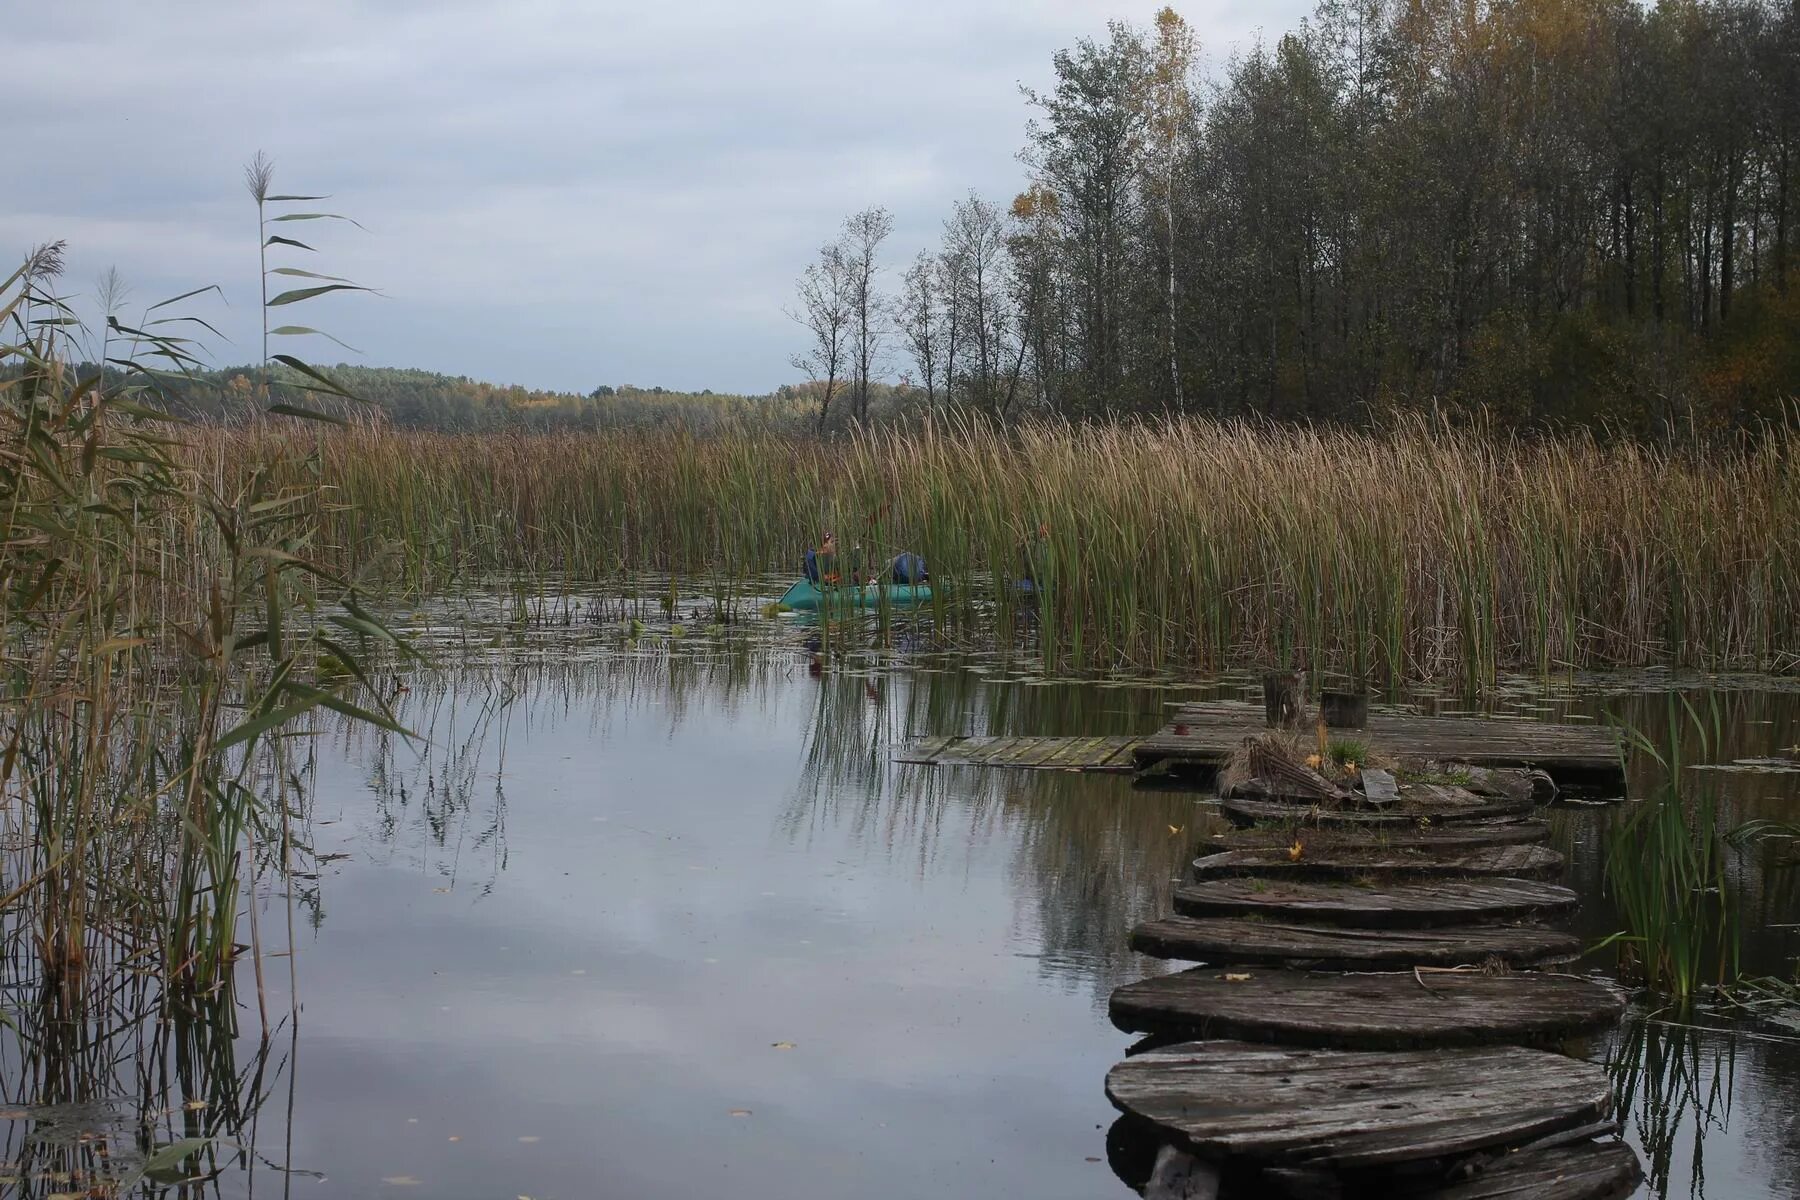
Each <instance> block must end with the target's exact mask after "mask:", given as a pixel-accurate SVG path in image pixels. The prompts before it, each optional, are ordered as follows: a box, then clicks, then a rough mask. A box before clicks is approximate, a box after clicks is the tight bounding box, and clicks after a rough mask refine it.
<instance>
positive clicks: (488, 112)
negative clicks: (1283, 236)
mask: <svg viewBox="0 0 1800 1200" xmlns="http://www.w3.org/2000/svg"><path fill="white" fill-rule="evenodd" d="M1153 7H1154V6H1146V7H1145V8H1144V9H1143V11H1141V12H1139V11H1127V10H1122V9H1121V8H1119V7H1118V6H1117V5H1116V3H1110V2H1108V0H1054V2H1052V3H1043V4H1036V5H1019V4H1016V3H1007V2H1006V0H972V2H969V3H955V2H952V0H923V2H920V3H910V4H907V3H874V2H850V0H803V2H799V3H785V4H778V3H766V4H746V3H741V2H725V0H695V2H693V3H686V4H660V5H626V4H618V3H598V4H575V3H554V2H551V0H526V2H520V3H498V2H479V3H477V2H461V0H453V2H449V3H436V2H434V3H408V2H395V0H382V2H379V3H376V2H373V0H370V2H366V3H354V2H351V0H327V2H324V3H317V4H312V5H304V6H296V5H286V6H277V5H274V4H266V3H260V2H257V3H243V4H228V3H224V2H217V3H198V2H190V3H168V4H141V3H125V2H120V0H114V2H108V3H81V4H62V5H50V4H42V5H34V6H33V9H32V11H31V12H29V13H27V14H24V15H22V16H20V15H15V16H14V17H12V18H11V20H10V21H9V26H10V33H11V36H12V37H13V38H14V39H15V43H16V50H17V52H18V54H19V56H20V59H21V60H23V61H31V62H34V63H35V64H36V67H35V69H34V77H33V80H32V86H31V87H30V88H28V89H25V91H24V96H25V99H24V102H23V104H22V105H17V104H15V106H14V108H13V112H12V116H13V118H14V120H13V122H12V124H13V127H14V129H15V130H16V131H18V132H19V133H20V134H21V135H22V137H23V142H24V145H23V150H22V151H21V152H19V153H17V154H15V156H14V157H13V163H14V167H15V169H17V164H20V163H26V164H29V166H28V167H27V168H25V169H23V170H20V171H19V176H18V178H16V179H15V180H14V181H13V186H12V187H10V188H9V189H8V191H7V193H6V195H5V197H4V199H0V254H4V255H5V256H7V257H11V256H12V255H14V254H17V253H22V252H23V250H24V249H25V248H26V247H27V246H29V245H30V244H32V243H33V242H36V241H41V240H44V239H47V238H53V237H66V238H68V239H69V240H70V242H71V244H72V269H71V272H70V282H71V285H72V286H76V287H79V286H80V285H81V284H82V283H83V282H84V281H86V280H89V279H91V278H93V277H94V276H96V275H98V274H99V272H100V271H102V270H104V269H105V268H106V267H107V266H109V265H117V266H118V267H119V268H120V270H121V271H122V272H123V273H124V274H125V275H126V276H127V277H128V279H129V280H131V281H132V283H133V284H134V286H135V295H136V297H137V298H138V299H139V300H146V301H147V300H150V299H153V298H160V297H161V296H163V295H167V294H171V293H173V292H176V291H181V290H185V289H186V288H187V287H190V286H194V285H195V284H197V283H208V282H217V283H219V284H220V285H221V286H222V287H223V288H224V289H225V292H226V294H227V298H228V301H229V306H228V307H223V308H221V309H220V311H219V312H217V313H216V314H214V313H209V314H208V315H216V316H218V318H219V319H220V321H221V322H222V327H223V328H224V329H225V330H226V332H227V334H228V335H229V336H230V337H231V339H232V342H233V344H232V345H230V346H225V347H220V348H217V349H216V350H215V355H216V357H217V358H219V359H220V360H222V361H237V360H243V359H245V358H247V357H250V356H251V355H252V353H253V350H252V349H251V347H252V346H253V345H254V335H253V330H254V328H255V318H256V311H255V303H254V289H255V267H254V258H253V256H254V250H255V247H254V243H253V241H252V240H251V238H250V236H249V228H248V222H249V220H250V209H249V204H248V201H247V200H246V198H245V197H244V196H243V193H242V190H241V188H240V186H239V182H238V179H239V168H240V166H241V164H242V162H243V160H244V159H246V158H247V157H248V156H249V155H250V154H251V153H252V152H253V151H255V150H256V149H257V148H259V147H261V148H264V149H267V150H268V151H269V152H270V153H271V154H273V155H274V156H275V158H276V162H277V169H278V177H277V182H278V183H279V184H280V185H281V186H282V187H283V188H284V189H299V190H307V191H328V192H330V193H332V194H333V203H334V205H335V206H337V207H339V208H341V209H342V210H343V211H346V212H349V213H351V214H353V215H354V216H356V217H357V219H358V220H359V221H361V222H363V224H365V225H366V226H368V229H369V232H368V233H361V232H358V231H356V230H354V229H350V228H347V227H346V228H340V229H333V230H330V231H317V232H320V234H321V239H322V240H321V243H320V244H321V248H322V249H323V250H325V251H326V253H325V254H324V255H322V256H321V264H320V265H322V266H323V268H324V269H326V270H329V271H332V272H333V273H336V274H345V275H350V276H353V277H355V278H357V279H359V280H360V281H363V282H366V283H370V284H373V285H376V286H378V287H380V288H381V289H382V291H383V293H384V297H383V298H381V299H370V298H366V297H358V298H348V299H343V300H338V301H334V302H331V303H330V304H329V306H328V307H323V308H322V309H321V310H315V312H314V313H312V314H309V316H311V317H317V318H318V319H317V320H311V321H310V322H309V323H313V324H325V325H327V326H328V327H330V328H332V329H333V330H334V331H336V332H339V333H340V334H342V335H343V336H345V338H346V340H349V341H351V342H352V343H354V344H356V345H358V346H360V347H362V348H363V349H364V350H365V351H366V352H367V361H370V362H374V363H392V364H397V365H418V366H426V367H431V368H435V369H439V370H446V371H451V372H456V373H468V374H472V375H477V376H481V377H484V378H490V379H497V380H505V381H517V382H524V383H528V384H534V385H539V386H552V387H564V388H581V389H585V388H587V387H591V386H592V385H593V384H595V383H597V382H602V381H610V382H618V381H622V380H627V379H629V380H633V381H636V382H640V383H646V384H647V383H651V382H659V383H664V384H667V385H670V386H682V387H695V388H698V387H713V388H715V389H762V388H767V387H771V386H773V385H774V384H776V383H779V382H781V381H782V380H784V379H785V378H787V377H788V375H789V371H788V369H787V366H786V362H787V357H788V354H789V352H790V350H791V349H792V344H793V341H794V333H793V330H792V328H791V326H790V325H789V322H788V321H787V319H786V318H785V317H784V316H783V313H782V309H783V306H784V305H785V304H786V303H787V302H788V298H789V292H790V289H791V286H792V281H793V277H794V275H795V274H796V273H797V272H798V270H799V269H800V267H801V266H802V265H803V264H804V262H805V261H806V259H807V258H808V257H809V256H810V254H811V253H812V251H813V249H814V248H815V247H816V246H817V245H818V244H819V243H820V242H821V241H822V240H823V239H825V238H826V237H828V236H830V235H831V233H832V232H833V231H834V230H835V228H836V226H837V224H838V222H839V221H840V220H841V219H842V217H843V216H844V214H845V213H847V212H850V211H852V210H854V209H857V208H860V207H863V206H865V205H869V204H884V205H886V206H887V207H889V208H890V209H892V210H894V212H895V214H896V216H897V218H898V233H897V235H896V238H895V242H894V255H893V260H894V261H895V262H898V261H900V260H902V259H903V258H905V257H909V256H910V254H911V252H912V250H913V249H914V248H916V247H917V246H918V245H921V244H923V243H925V242H926V241H928V240H930V239H931V238H933V237H934V235H935V231H936V227H937V224H938V222H939V221H941V220H942V218H943V216H944V214H945V213H946V212H947V210H948V208H949V205H950V203H951V202H952V201H953V200H954V199H955V198H957V197H958V196H960V195H962V194H963V193H965V192H966V191H967V190H968V189H970V188H975V189H976V190H978V191H980V192H982V193H983V194H986V195H989V196H992V197H994V198H996V199H999V200H1005V199H1006V198H1008V197H1009V196H1010V195H1011V194H1012V193H1013V192H1014V191H1016V190H1017V189H1018V187H1019V186H1020V184H1021V183H1022V180H1023V171H1022V168H1021V167H1020V166H1019V165H1018V163H1017V161H1016V159H1015V157H1014V155H1015V152H1016V150H1017V148H1018V146H1019V145H1020V143H1021V141H1022V139H1023V131H1024V122H1025V118H1026V115H1027V114H1026V110H1025V105H1024V102H1023V101H1022V99H1021V98H1020V96H1019V93H1018V84H1019V83H1020V82H1026V83H1032V84H1036V85H1039V86H1041V85H1043V84H1044V83H1046V82H1047V79H1048V76H1049V70H1050V66H1049V59H1050V55H1051V53H1052V52H1053V51H1054V50H1056V49H1057V48H1060V47H1063V46H1067V45H1069V44H1070V43H1072V42H1073V41H1074V40H1075V39H1076V38H1077V37H1080V36H1084V35H1089V34H1098V33H1100V32H1102V31H1103V28H1104V24H1105V21H1106V20H1107V19H1108V18H1109V17H1119V16H1124V17H1127V18H1130V19H1135V20H1139V21H1147V20H1148V19H1149V17H1150V15H1151V12H1152V10H1153ZM1300 11H1301V9H1300V6H1299V5H1291V4H1283V5H1281V6H1279V9H1268V8H1258V7H1257V6H1255V5H1245V4H1235V5H1234V4H1213V5H1208V6H1205V7H1203V8H1202V7H1195V6H1192V5H1190V6H1188V7H1187V11H1186V15H1187V16H1188V17H1189V19H1190V21H1192V22H1193V23H1194V25H1195V27H1196V29H1197V30H1198V32H1199V33H1200V35H1201V37H1202V38H1203V39H1204V40H1205V41H1206V43H1207V44H1208V46H1209V48H1210V49H1211V50H1212V51H1213V53H1214V54H1215V56H1223V54H1225V53H1227V52H1229V50H1230V49H1231V48H1232V46H1233V45H1234V44H1241V43H1243V42H1244V41H1245V40H1246V39H1247V38H1248V37H1249V36H1250V34H1251V32H1252V31H1253V29H1254V28H1255V24H1256V22H1258V21H1267V22H1269V23H1270V25H1271V27H1272V28H1273V29H1274V30H1275V31H1276V32H1279V30H1280V29H1282V28H1285V27H1286V26H1287V25H1289V24H1291V23H1292V21H1293V20H1294V19H1296V18H1297V16H1298V14H1299V12H1300ZM215 307H218V306H215ZM316 353H318V354H319V356H320V357H321V358H327V359H329V358H330V357H332V355H331V354H329V353H328V352H327V351H326V350H319V351H316Z"/></svg>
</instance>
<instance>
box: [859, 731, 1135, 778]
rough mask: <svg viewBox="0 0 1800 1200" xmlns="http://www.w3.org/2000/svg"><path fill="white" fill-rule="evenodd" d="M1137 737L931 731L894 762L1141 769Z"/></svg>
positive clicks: (1049, 768) (1124, 771)
mask: <svg viewBox="0 0 1800 1200" xmlns="http://www.w3.org/2000/svg"><path fill="white" fill-rule="evenodd" d="M1139 740H1140V739H1138V738H1135V737H956V736H949V737H928V738H922V739H920V740H919V741H917V742H914V743H913V744H912V745H910V746H908V747H907V748H906V749H905V750H902V751H901V752H900V753H899V754H898V755H896V756H895V761H896V762H903V763H918V764H921V765H924V766H934V767H935V766H946V767H1021V768H1025V769H1028V770H1035V771H1099V772H1104V773H1113V774H1122V775H1128V774H1130V773H1132V772H1133V771H1135V770H1137V757H1136V752H1137V746H1138V742H1139Z"/></svg>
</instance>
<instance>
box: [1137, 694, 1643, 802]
mask: <svg viewBox="0 0 1800 1200" xmlns="http://www.w3.org/2000/svg"><path fill="white" fill-rule="evenodd" d="M1265 730H1266V725H1265V723H1264V714H1263V709H1262V706H1261V705H1255V704H1248V703H1245V702H1242V701H1235V700H1211V701H1206V702H1204V703H1199V704H1184V705H1181V706H1180V707H1179V708H1177V709H1176V710H1175V713H1174V715H1173V717H1172V718H1171V719H1170V721H1169V724H1168V725H1166V726H1165V727H1164V728H1163V729H1161V730H1160V731H1158V732H1157V733H1153V734H1151V735H1150V736H1149V737H1146V738H1144V739H1143V740H1142V741H1141V742H1139V743H1138V746H1137V749H1136V751H1135V753H1136V755H1137V757H1138V760H1139V761H1140V762H1141V763H1144V764H1145V765H1149V764H1152V763H1158V762H1169V763H1178V764H1184V765H1189V766H1198V767H1203V768H1207V769H1212V770H1217V769H1218V768H1219V767H1222V766H1224V765H1225V762H1226V760H1227V759H1229V758H1230V757H1231V754H1232V751H1234V750H1236V749H1237V747H1238V746H1239V745H1240V744H1241V743H1242V742H1243V740H1244V739H1245V738H1247V737H1250V736H1252V735H1254V734H1259V733H1263V732H1265ZM1346 736H1351V737H1355V738H1357V739H1359V740H1367V741H1368V742H1369V743H1370V744H1371V745H1372V746H1375V747H1378V748H1379V749H1380V750H1382V751H1383V752H1385V753H1386V754H1387V755H1388V756H1389V757H1393V758H1405V759H1419V760H1425V761H1431V762H1460V763H1471V764H1473V765H1476V766H1484V767H1507V768H1515V767H1516V768H1525V767H1536V768H1538V769H1541V770H1543V771H1546V772H1548V773H1549V774H1550V775H1551V776H1552V777H1553V778H1554V779H1556V780H1557V781H1558V782H1559V783H1561V782H1570V783H1584V784H1590V785H1594V786H1601V785H1610V784H1613V783H1619V782H1623V779H1624V765H1623V760H1622V757H1621V754H1620V745H1619V735H1618V733H1617V732H1616V731H1615V730H1611V729H1605V728H1599V727H1595V726H1591V725H1552V724H1548V723H1546V722H1543V721H1524V720H1520V721H1512V720H1503V719H1499V718H1493V717H1422V716H1408V715H1401V714H1394V713H1378V712H1377V713H1370V714H1369V721H1368V727H1367V728H1366V729H1359V730H1354V731H1346Z"/></svg>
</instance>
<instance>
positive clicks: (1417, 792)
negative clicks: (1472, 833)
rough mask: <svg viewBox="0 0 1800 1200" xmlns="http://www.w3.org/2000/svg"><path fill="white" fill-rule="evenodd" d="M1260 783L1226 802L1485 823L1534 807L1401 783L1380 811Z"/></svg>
mask: <svg viewBox="0 0 1800 1200" xmlns="http://www.w3.org/2000/svg"><path fill="white" fill-rule="evenodd" d="M1259 783H1260V781H1259V780H1255V779H1251V780H1246V781H1245V782H1243V783H1241V784H1239V785H1238V786H1237V788H1236V789H1235V790H1234V791H1233V792H1232V793H1231V795H1229V796H1227V797H1225V799H1227V800H1231V801H1241V802H1244V803H1249V804H1257V805H1274V806H1277V807H1281V808H1287V809H1289V810H1296V811H1300V812H1310V811H1314V810H1316V811H1317V812H1319V813H1320V814H1332V813H1335V814H1343V815H1345V816H1349V817H1356V816H1359V815H1360V816H1367V817H1401V818H1403V819H1407V820H1412V821H1486V820H1491V819H1493V818H1495V817H1516V816H1523V815H1525V814H1526V813H1529V812H1531V811H1532V809H1533V808H1534V807H1535V805H1533V803H1532V801H1531V798H1530V796H1529V794H1524V795H1519V796H1500V795H1490V796H1478V795H1476V794H1475V793H1474V792H1471V791H1467V790H1465V789H1462V788H1446V787H1440V786H1436V785H1431V786H1427V785H1419V784H1401V785H1400V788H1399V793H1400V795H1399V800H1398V801H1397V802H1396V803H1394V804H1391V805H1387V806H1384V807H1382V808H1378V809H1377V808H1362V807H1358V806H1356V805H1353V804H1332V803H1329V802H1319V801H1314V800H1311V799H1306V798H1298V797H1289V796H1281V795H1276V794H1272V793H1269V792H1267V791H1266V790H1264V789H1263V788H1261V787H1259V786H1258V784H1259ZM1262 811H1265V812H1272V811H1275V809H1270V808H1264V809H1263V810H1262Z"/></svg>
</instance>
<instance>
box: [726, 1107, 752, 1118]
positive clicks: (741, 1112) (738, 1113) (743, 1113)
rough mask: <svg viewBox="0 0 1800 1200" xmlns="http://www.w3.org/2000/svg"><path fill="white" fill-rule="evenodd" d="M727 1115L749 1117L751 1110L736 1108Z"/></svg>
mask: <svg viewBox="0 0 1800 1200" xmlns="http://www.w3.org/2000/svg"><path fill="white" fill-rule="evenodd" d="M725 1115H726V1116H728V1117H747V1116H749V1115H750V1110H749V1109H747V1108H734V1109H731V1110H730V1111H729V1112H727V1113H726V1114H725Z"/></svg>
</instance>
